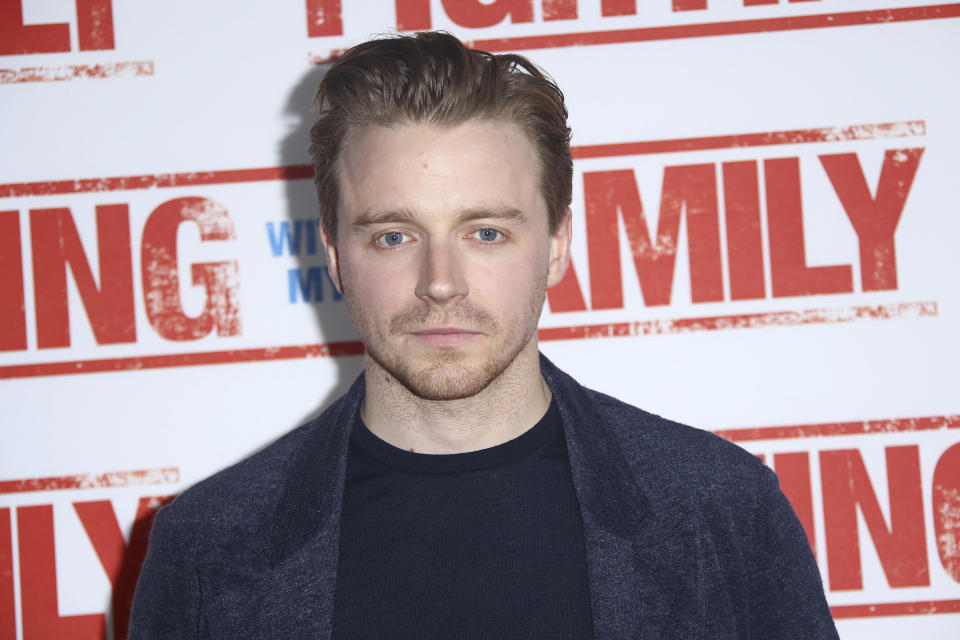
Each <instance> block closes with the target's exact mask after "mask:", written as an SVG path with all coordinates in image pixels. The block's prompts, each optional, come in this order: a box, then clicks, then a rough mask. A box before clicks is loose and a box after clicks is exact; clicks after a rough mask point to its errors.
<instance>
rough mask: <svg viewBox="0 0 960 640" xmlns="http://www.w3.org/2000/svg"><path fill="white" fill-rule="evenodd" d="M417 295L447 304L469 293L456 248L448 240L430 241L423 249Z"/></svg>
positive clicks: (436, 302)
mask: <svg viewBox="0 0 960 640" xmlns="http://www.w3.org/2000/svg"><path fill="white" fill-rule="evenodd" d="M416 294H417V297H418V298H420V299H421V300H425V301H428V302H433V303H435V304H445V303H447V302H452V301H455V300H458V299H460V298H463V297H465V296H466V295H467V281H466V278H464V273H463V269H462V265H461V264H460V261H459V259H458V257H457V255H456V252H455V250H454V248H453V247H452V246H451V245H450V244H449V243H446V242H442V241H439V242H438V241H428V243H427V246H426V248H425V249H424V251H423V256H422V263H421V265H420V277H419V278H418V280H417V291H416Z"/></svg>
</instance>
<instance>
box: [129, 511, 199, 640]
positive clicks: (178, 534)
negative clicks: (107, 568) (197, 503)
mask: <svg viewBox="0 0 960 640" xmlns="http://www.w3.org/2000/svg"><path fill="white" fill-rule="evenodd" d="M192 537H193V536H192V535H190V534H188V533H187V532H186V531H185V527H183V525H182V523H181V522H179V521H178V518H177V513H176V507H175V504H171V505H168V506H166V507H163V508H161V509H160V511H159V512H158V513H157V517H156V519H155V520H154V523H153V529H152V530H151V532H150V542H149V546H148V547H147V557H146V559H145V560H144V563H143V569H142V570H141V571H140V577H139V579H138V581H137V588H136V591H135V592H134V597H133V609H132V611H131V614H130V634H129V638H130V640H153V639H155V638H156V639H158V640H159V639H161V638H162V639H165V640H166V639H169V638H178V639H179V638H202V637H205V636H204V635H202V634H203V630H202V628H201V624H202V623H201V619H200V586H199V580H198V577H197V570H196V566H195V561H194V557H195V550H194V549H192V548H191V547H193V546H194V545H193V544H191V542H190V540H191V538H192Z"/></svg>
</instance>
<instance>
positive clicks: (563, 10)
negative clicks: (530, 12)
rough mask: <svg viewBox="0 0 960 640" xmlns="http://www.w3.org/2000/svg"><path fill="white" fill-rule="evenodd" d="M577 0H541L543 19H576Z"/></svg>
mask: <svg viewBox="0 0 960 640" xmlns="http://www.w3.org/2000/svg"><path fill="white" fill-rule="evenodd" d="M576 18H577V0H543V19H544V20H576Z"/></svg>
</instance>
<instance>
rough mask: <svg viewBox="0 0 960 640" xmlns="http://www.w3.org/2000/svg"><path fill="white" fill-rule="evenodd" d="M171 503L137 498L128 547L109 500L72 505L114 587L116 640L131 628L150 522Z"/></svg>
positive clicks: (164, 499)
mask: <svg viewBox="0 0 960 640" xmlns="http://www.w3.org/2000/svg"><path fill="white" fill-rule="evenodd" d="M172 499H173V497H172V496H168V497H163V498H140V502H139V504H138V505H137V517H136V522H135V523H134V525H133V530H132V532H131V534H130V544H129V545H127V544H126V543H125V542H124V540H123V532H122V531H121V530H120V524H119V523H118V522H117V516H116V514H115V513H114V510H113V505H112V504H111V503H110V501H109V500H99V501H96V502H75V503H74V504H73V508H74V509H75V510H76V512H77V515H78V516H79V518H80V522H81V524H83V528H84V530H85V531H86V532H87V537H88V538H89V539H90V543H91V544H92V545H93V548H94V551H96V553H97V558H98V559H99V560H100V564H101V565H102V566H103V570H104V571H105V572H106V574H107V577H108V578H109V579H110V585H111V586H112V587H113V598H112V604H113V607H112V610H113V636H114V638H116V639H117V640H122V639H124V638H126V637H127V634H128V631H129V628H130V607H131V606H132V605H133V592H134V589H135V587H136V584H137V576H138V575H139V574H140V568H141V567H142V566H143V560H144V558H145V557H146V553H147V541H148V538H149V535H150V527H151V525H152V524H153V518H154V517H155V516H156V513H157V509H158V508H159V507H160V506H161V505H162V504H165V503H166V502H169V501H170V500H172Z"/></svg>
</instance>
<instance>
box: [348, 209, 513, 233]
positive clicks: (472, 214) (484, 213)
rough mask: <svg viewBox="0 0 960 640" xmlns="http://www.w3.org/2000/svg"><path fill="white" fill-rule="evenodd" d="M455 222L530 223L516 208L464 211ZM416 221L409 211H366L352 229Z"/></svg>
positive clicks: (352, 224) (352, 225)
mask: <svg viewBox="0 0 960 640" xmlns="http://www.w3.org/2000/svg"><path fill="white" fill-rule="evenodd" d="M455 220H456V223H457V224H463V223H464V222H470V221H471V220H503V221H507V222H516V223H519V224H526V223H527V222H528V221H529V219H528V218H527V215H526V214H525V213H524V212H523V211H521V210H520V209H516V208H514V207H503V208H495V209H486V208H476V209H462V210H461V211H459V212H458V213H457V216H456V219H455ZM416 221H417V217H416V216H415V215H414V214H413V212H412V211H410V210H409V209H388V210H386V211H365V212H363V213H361V214H360V215H359V216H357V219H356V220H354V221H353V222H351V223H350V227H351V228H352V229H355V230H361V229H364V228H366V227H371V226H374V225H378V224H411V223H416Z"/></svg>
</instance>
